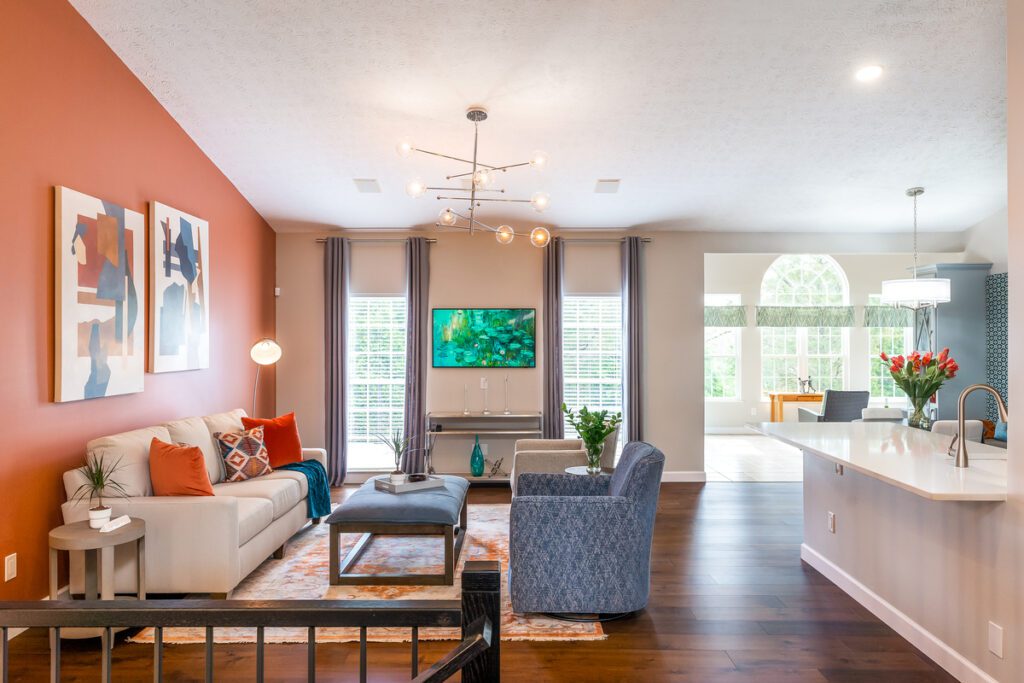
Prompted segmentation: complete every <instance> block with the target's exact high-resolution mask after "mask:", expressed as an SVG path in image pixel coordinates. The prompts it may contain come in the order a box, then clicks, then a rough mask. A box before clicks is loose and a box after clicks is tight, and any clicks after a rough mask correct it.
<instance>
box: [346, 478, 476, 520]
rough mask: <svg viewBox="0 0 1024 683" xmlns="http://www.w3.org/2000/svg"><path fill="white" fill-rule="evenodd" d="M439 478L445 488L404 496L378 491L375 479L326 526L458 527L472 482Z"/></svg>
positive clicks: (411, 492)
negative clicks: (359, 523) (410, 525)
mask: <svg viewBox="0 0 1024 683" xmlns="http://www.w3.org/2000/svg"><path fill="white" fill-rule="evenodd" d="M383 476H387V475H383ZM439 476H440V477H441V478H442V479H444V487H442V488H435V489H424V490H422V491H410V492H409V493H402V494H394V493H387V492H385V491H378V490H377V489H376V488H375V486H374V483H373V482H374V479H378V478H382V477H374V479H370V480H369V481H367V482H366V483H365V484H363V485H362V486H360V487H359V489H358V490H357V491H356V492H355V493H353V494H352V495H351V496H349V497H348V498H346V499H345V501H344V502H343V503H342V504H341V505H339V506H338V507H337V508H335V510H334V512H332V513H331V516H330V517H328V518H327V523H328V524H338V523H340V522H380V523H384V524H406V523H416V524H453V525H454V524H458V522H459V513H460V511H461V510H462V504H463V501H465V499H466V491H467V490H468V489H469V482H468V481H466V480H465V479H463V478H462V477H455V476H452V475H447V474H442V475H439Z"/></svg>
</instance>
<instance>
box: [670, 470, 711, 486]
mask: <svg viewBox="0 0 1024 683" xmlns="http://www.w3.org/2000/svg"><path fill="white" fill-rule="evenodd" d="M707 480H708V474H707V472H704V471H697V470H677V471H674V472H662V473H661V481H662V482H663V483H664V482H672V483H677V482H685V483H695V484H701V483H703V482H706V481H707Z"/></svg>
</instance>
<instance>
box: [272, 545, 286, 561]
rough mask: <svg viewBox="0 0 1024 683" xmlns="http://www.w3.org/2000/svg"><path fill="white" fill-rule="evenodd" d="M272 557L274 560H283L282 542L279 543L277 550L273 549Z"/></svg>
mask: <svg viewBox="0 0 1024 683" xmlns="http://www.w3.org/2000/svg"><path fill="white" fill-rule="evenodd" d="M274 559H275V560H283V559H284V544H283V543H282V544H281V547H280V548H278V549H277V550H275V551H274Z"/></svg>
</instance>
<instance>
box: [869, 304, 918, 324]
mask: <svg viewBox="0 0 1024 683" xmlns="http://www.w3.org/2000/svg"><path fill="white" fill-rule="evenodd" d="M913 326H914V312H913V311H911V310H909V309H906V308H894V307H893V306H865V307H864V327H913Z"/></svg>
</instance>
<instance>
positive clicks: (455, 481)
mask: <svg viewBox="0 0 1024 683" xmlns="http://www.w3.org/2000/svg"><path fill="white" fill-rule="evenodd" d="M441 477H442V478H443V479H444V488H436V489H427V490H426V491H413V492H412V493H401V494H394V493H386V492H384V491H378V490H377V489H375V488H374V484H373V479H370V480H369V481H367V482H366V483H365V484H363V485H362V486H360V487H359V489H358V490H357V491H356V492H355V493H353V494H352V495H351V496H349V497H348V498H346V499H345V501H344V502H343V503H342V504H341V505H340V506H339V507H338V508H337V509H336V510H335V511H334V512H332V513H331V516H330V517H328V518H327V524H329V525H330V528H331V532H330V533H331V551H330V552H331V558H330V572H331V585H332V586H340V585H353V584H359V585H363V584H390V585H438V584H440V585H447V586H451V585H453V584H454V583H455V567H456V565H458V563H459V555H460V554H461V553H462V543H463V541H464V540H465V538H466V491H467V490H468V489H469V482H468V481H466V480H465V479H463V478H462V477H452V476H448V475H441ZM350 533H361V534H363V535H362V537H361V538H360V539H359V540H358V541H357V542H356V544H355V545H354V546H353V547H352V549H351V550H350V551H349V552H348V554H347V555H346V556H345V559H344V561H341V559H340V558H339V552H340V545H341V544H340V538H339V537H340V535H341V534H350ZM374 534H386V535H393V536H414V535H433V534H437V535H441V536H444V573H443V574H355V573H351V571H350V570H351V569H352V566H353V565H354V564H355V563H356V562H358V561H359V558H360V556H362V554H363V553H364V552H365V551H366V548H367V547H368V546H369V545H370V542H371V541H372V540H373V536H374Z"/></svg>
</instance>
